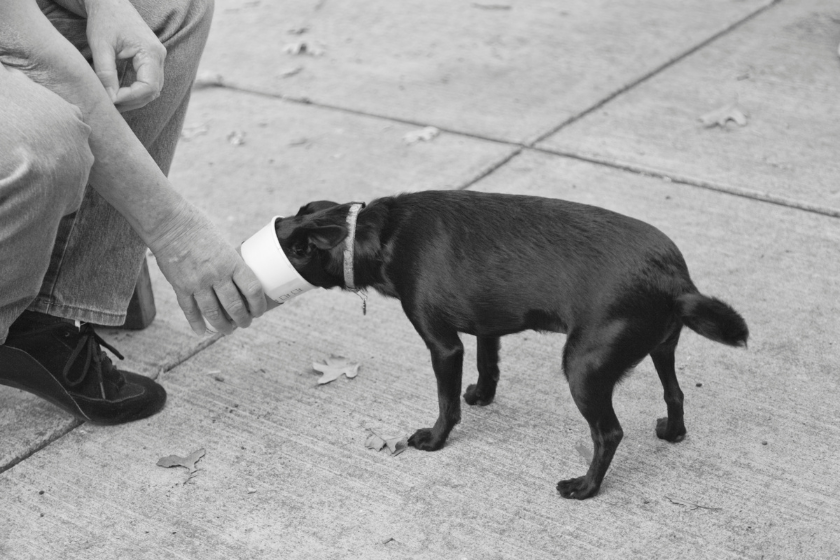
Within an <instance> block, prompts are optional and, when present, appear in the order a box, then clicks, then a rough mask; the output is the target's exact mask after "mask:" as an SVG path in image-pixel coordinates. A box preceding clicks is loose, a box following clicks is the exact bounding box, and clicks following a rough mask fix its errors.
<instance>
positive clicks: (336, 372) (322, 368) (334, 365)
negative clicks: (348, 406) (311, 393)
mask: <svg viewBox="0 0 840 560" xmlns="http://www.w3.org/2000/svg"><path fill="white" fill-rule="evenodd" d="M324 362H325V363H323V364H319V363H318V362H313V363H312V369H314V370H315V371H319V372H321V373H322V374H323V375H322V376H321V377H320V378H319V379H318V385H323V384H325V383H329V382H330V381H335V380H336V379H338V378H339V377H341V375H342V374H344V375H346V376H347V378H348V379H353V378H354V377H356V376H357V375H358V374H359V366H361V364H360V363H358V362H351V361H350V360H348V359H347V358H345V357H344V356H335V355H333V356H330V357H329V358H327V359H325V360H324Z"/></svg>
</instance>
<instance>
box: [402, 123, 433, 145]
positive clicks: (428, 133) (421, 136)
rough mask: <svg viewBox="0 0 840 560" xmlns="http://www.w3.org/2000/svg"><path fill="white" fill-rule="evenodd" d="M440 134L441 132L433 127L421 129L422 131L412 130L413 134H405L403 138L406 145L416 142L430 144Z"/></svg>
mask: <svg viewBox="0 0 840 560" xmlns="http://www.w3.org/2000/svg"><path fill="white" fill-rule="evenodd" d="M438 134H440V130H438V129H437V128H435V127H433V126H427V127H426V128H421V129H420V130H412V131H411V132H409V133H407V134H405V135H404V136H403V141H404V142H405V143H406V144H414V143H415V142H420V141H421V140H422V141H423V142H430V141H431V140H433V139H434V138H435V137H436V136H437V135H438Z"/></svg>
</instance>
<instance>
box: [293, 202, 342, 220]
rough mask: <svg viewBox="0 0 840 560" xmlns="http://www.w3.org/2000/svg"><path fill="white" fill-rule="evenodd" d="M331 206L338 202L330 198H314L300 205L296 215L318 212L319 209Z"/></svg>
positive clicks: (336, 204)
mask: <svg viewBox="0 0 840 560" xmlns="http://www.w3.org/2000/svg"><path fill="white" fill-rule="evenodd" d="M333 206H338V202H333V201H331V200H316V201H315V202H308V203H306V204H304V205H303V206H301V207H300V209H299V210H298V213H297V215H298V216H306V215H307V214H314V213H315V212H320V211H321V210H326V209H327V208H332V207H333Z"/></svg>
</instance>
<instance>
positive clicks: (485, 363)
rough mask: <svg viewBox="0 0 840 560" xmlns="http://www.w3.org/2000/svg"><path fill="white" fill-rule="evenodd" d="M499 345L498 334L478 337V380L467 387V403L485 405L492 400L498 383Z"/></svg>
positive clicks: (465, 397)
mask: <svg viewBox="0 0 840 560" xmlns="http://www.w3.org/2000/svg"><path fill="white" fill-rule="evenodd" d="M499 346H500V344H499V337H498V336H479V337H478V352H477V354H478V360H477V362H478V382H477V383H476V384H475V385H470V386H469V387H467V391H466V392H465V393H464V400H465V401H466V402H467V404H469V405H476V404H477V405H479V406H486V405H488V404H490V403H491V402H493V398H494V397H495V396H496V385H497V384H498V383H499Z"/></svg>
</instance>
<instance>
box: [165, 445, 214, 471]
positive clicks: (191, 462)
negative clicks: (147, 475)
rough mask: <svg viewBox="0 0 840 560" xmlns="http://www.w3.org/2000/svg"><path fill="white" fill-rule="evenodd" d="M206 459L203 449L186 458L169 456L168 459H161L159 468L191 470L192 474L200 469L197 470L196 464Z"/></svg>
mask: <svg viewBox="0 0 840 560" xmlns="http://www.w3.org/2000/svg"><path fill="white" fill-rule="evenodd" d="M202 457H204V448H201V449H199V450H197V451H193V452H192V453H190V454H189V455H187V456H186V457H179V456H178V455H167V456H166V457H161V458H160V459H158V462H157V466H159V467H165V468H170V467H184V468H185V469H189V471H190V474H193V473H195V471H197V470H198V469H196V467H195V464H196V463H198V461H199V460H200V459H201V458H202Z"/></svg>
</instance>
